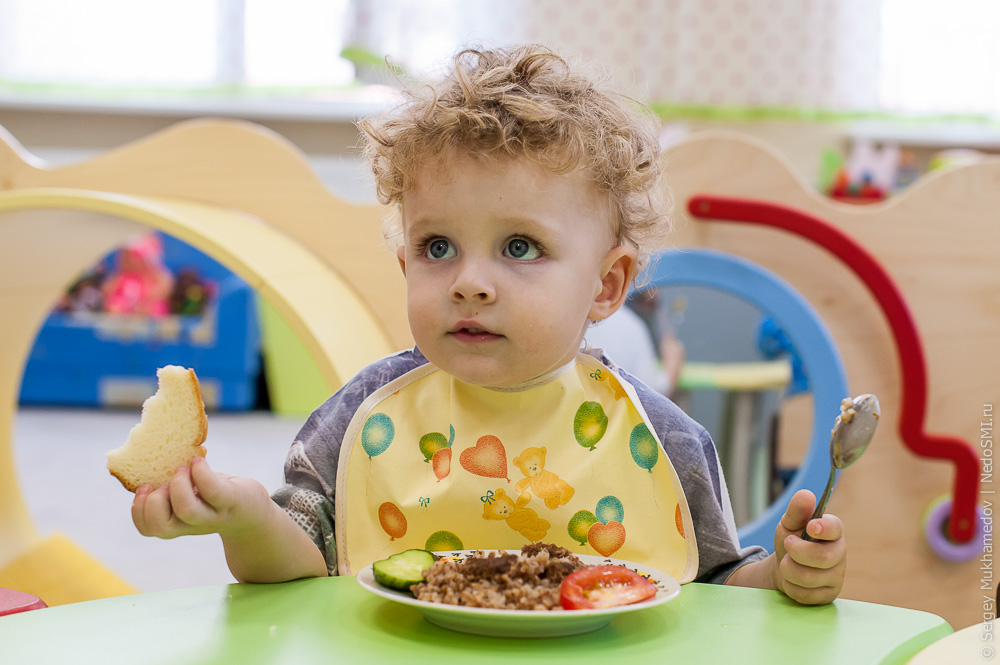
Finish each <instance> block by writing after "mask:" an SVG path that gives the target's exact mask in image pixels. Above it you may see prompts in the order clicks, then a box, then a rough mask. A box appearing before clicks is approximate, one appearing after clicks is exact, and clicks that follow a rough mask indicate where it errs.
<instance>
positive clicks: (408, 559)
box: [372, 550, 437, 591]
mask: <svg viewBox="0 0 1000 665" xmlns="http://www.w3.org/2000/svg"><path fill="white" fill-rule="evenodd" d="M435 561H437V557H436V556H434V554H433V553H431V552H428V551H427V550H406V551H405V552H400V553H399V554H393V555H392V556H391V557H389V558H388V559H382V560H381V561H376V562H375V563H373V564H372V573H373V574H374V576H375V581H376V582H378V583H379V584H381V585H382V586H387V587H389V588H390V589H397V590H399V591H409V590H410V587H411V586H413V585H414V584H419V583H420V582H423V581H424V571H425V570H427V569H428V568H430V567H431V564H433V563H434V562H435Z"/></svg>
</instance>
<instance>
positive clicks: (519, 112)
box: [358, 45, 671, 266]
mask: <svg viewBox="0 0 1000 665" xmlns="http://www.w3.org/2000/svg"><path fill="white" fill-rule="evenodd" d="M404 94H405V95H406V101H405V102H404V103H403V104H401V105H400V106H398V107H397V108H395V109H393V110H391V111H389V112H387V113H385V114H383V115H381V116H377V117H374V118H367V119H364V120H362V121H360V122H359V123H358V127H359V128H360V129H361V136H362V143H363V149H364V154H365V156H366V157H367V158H368V160H369V163H370V164H371V168H372V172H373V173H374V175H375V183H376V188H377V193H378V197H379V200H380V201H381V202H382V203H385V204H388V205H393V206H395V208H396V210H397V213H398V210H399V206H400V204H401V203H402V199H403V195H404V194H405V193H406V192H407V191H408V190H410V189H411V188H412V187H413V186H414V178H415V175H416V172H417V170H418V169H419V168H420V166H421V165H423V164H425V163H427V161H428V160H429V159H432V158H434V157H436V156H440V155H442V154H444V153H446V152H449V151H452V150H463V151H468V152H469V153H470V154H474V155H480V156H484V157H487V158H497V159H503V158H508V159H509V158H516V157H521V156H524V157H527V158H529V159H531V160H533V161H534V162H536V163H538V164H540V165H541V166H543V167H544V168H547V169H549V170H550V171H552V172H554V173H571V172H575V171H577V170H583V171H584V172H585V173H587V174H588V175H589V176H590V178H591V179H592V181H593V182H594V184H595V185H596V186H597V187H598V188H599V190H600V191H602V192H604V193H606V194H607V196H608V199H609V202H610V204H611V209H612V210H613V211H614V220H613V223H614V228H613V229H612V232H613V234H614V236H615V237H616V239H617V241H618V242H619V243H628V244H630V245H632V246H633V247H634V248H635V249H636V250H637V253H638V255H639V261H640V266H643V265H645V264H646V262H647V260H648V256H649V254H650V252H651V251H652V250H654V249H655V248H657V247H658V246H659V243H660V242H661V241H662V239H663V238H664V237H665V236H666V235H667V234H668V233H669V232H670V209H671V200H670V196H669V193H668V191H667V188H666V187H664V186H663V184H662V182H661V181H662V166H661V164H660V158H659V157H660V147H659V143H658V140H657V124H656V120H655V117H654V115H653V114H652V112H651V111H650V110H649V109H648V108H646V107H644V106H643V105H641V104H639V103H638V102H636V101H635V100H632V99H630V98H628V97H625V96H624V95H621V94H618V93H617V92H615V91H613V90H611V89H610V88H608V87H606V86H604V85H602V84H601V83H600V82H599V81H598V80H597V79H596V78H590V77H587V76H585V75H582V74H578V73H574V72H573V71H571V70H570V66H569V64H568V63H567V61H566V60H564V59H563V58H561V57H559V56H558V55H556V54H555V53H553V52H552V51H550V50H549V49H547V48H545V47H543V46H538V45H529V46H521V47H514V48H501V49H495V50H475V49H466V50H463V51H461V52H460V53H458V54H457V55H456V56H455V58H454V66H453V69H452V71H451V73H450V74H449V75H448V76H446V77H445V78H444V79H443V80H442V81H441V82H440V83H439V84H438V85H437V86H424V87H415V88H411V89H409V90H406V91H405V93H404ZM401 230H402V229H401V227H400V226H399V219H398V214H397V216H396V218H395V219H394V220H390V221H389V222H388V226H387V229H386V237H387V238H391V236H398V234H399V233H400V232H401Z"/></svg>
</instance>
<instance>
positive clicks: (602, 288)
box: [589, 245, 638, 321]
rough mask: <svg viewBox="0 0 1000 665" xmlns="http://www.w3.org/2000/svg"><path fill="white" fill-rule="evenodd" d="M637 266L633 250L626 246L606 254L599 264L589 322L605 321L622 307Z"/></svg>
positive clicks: (620, 246)
mask: <svg viewBox="0 0 1000 665" xmlns="http://www.w3.org/2000/svg"><path fill="white" fill-rule="evenodd" d="M637 266H638V261H637V258H636V252H635V249H634V248H632V247H629V246H628V245H619V246H618V247H615V248H613V249H612V250H611V251H610V252H608V253H607V255H606V256H605V257H604V262H603V263H602V264H601V281H600V284H599V287H598V289H599V290H598V291H597V294H596V295H595V296H594V304H593V305H591V307H590V316H589V318H590V320H591V321H600V320H602V319H606V318H608V317H609V316H611V315H612V314H614V313H615V312H616V311H617V310H618V308H619V307H621V306H622V303H624V302H625V298H627V297H628V290H629V287H630V286H632V280H633V279H635V273H636V269H637Z"/></svg>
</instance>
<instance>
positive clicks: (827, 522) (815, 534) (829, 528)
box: [806, 514, 844, 540]
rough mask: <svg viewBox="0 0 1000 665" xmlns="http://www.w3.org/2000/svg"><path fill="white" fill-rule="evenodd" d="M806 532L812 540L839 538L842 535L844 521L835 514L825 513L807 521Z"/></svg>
mask: <svg viewBox="0 0 1000 665" xmlns="http://www.w3.org/2000/svg"><path fill="white" fill-rule="evenodd" d="M806 532H807V533H808V534H809V535H810V536H811V537H812V538H813V539H814V540H840V539H841V538H842V537H843V536H844V523H843V522H841V521H840V518H839V517H837V516H836V515H830V514H826V515H823V516H822V517H820V518H817V519H814V520H812V521H811V522H809V524H807V525H806Z"/></svg>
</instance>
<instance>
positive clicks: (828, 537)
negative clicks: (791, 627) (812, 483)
mask: <svg viewBox="0 0 1000 665" xmlns="http://www.w3.org/2000/svg"><path fill="white" fill-rule="evenodd" d="M815 506H816V496H815V495H814V494H813V493H812V492H810V491H809V490H799V491H798V492H796V493H795V495H794V496H793V497H792V500H791V501H790V502H789V504H788V508H787V510H785V514H784V515H783V516H782V518H781V521H780V522H778V526H777V528H776V529H775V531H774V554H775V565H774V568H773V571H774V572H773V575H774V580H773V581H774V586H775V588H777V589H778V590H779V591H781V592H782V593H784V594H785V595H786V596H788V597H789V598H791V599H792V600H795V601H797V602H799V603H802V604H804V605H823V604H826V603H830V602H833V600H834V599H836V598H837V596H838V595H840V589H841V587H843V585H844V573H845V572H846V571H847V542H846V541H845V540H844V524H843V523H842V522H841V521H840V518H839V517H837V516H836V515H830V514H829V513H827V514H825V515H823V517H821V518H818V519H815V520H812V521H810V519H809V518H810V517H812V511H813V509H814V508H815ZM806 528H808V531H809V535H810V536H811V537H813V538H814V539H815V541H814V542H809V541H806V540H802V538H801V537H800V535H801V533H802V530H803V529H806Z"/></svg>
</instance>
